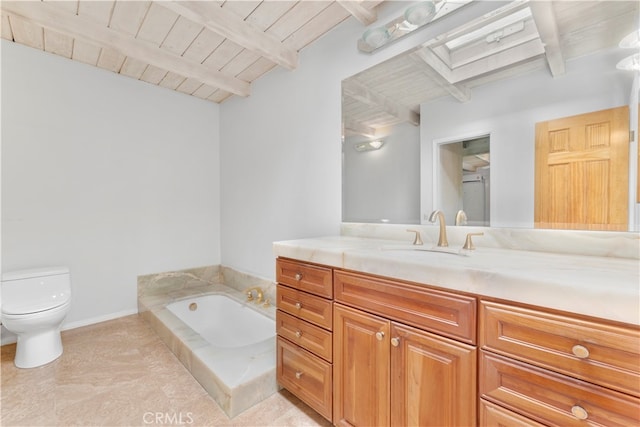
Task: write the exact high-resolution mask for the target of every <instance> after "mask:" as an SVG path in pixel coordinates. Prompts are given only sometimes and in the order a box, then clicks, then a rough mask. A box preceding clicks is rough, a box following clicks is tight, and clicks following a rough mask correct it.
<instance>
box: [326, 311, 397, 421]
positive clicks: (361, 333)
mask: <svg viewBox="0 0 640 427" xmlns="http://www.w3.org/2000/svg"><path fill="white" fill-rule="evenodd" d="M333 313H334V330H333V339H334V353H333V369H334V377H333V380H334V405H333V422H334V423H335V425H337V426H381V427H382V426H388V425H389V338H388V337H389V321H388V320H386V319H383V318H381V317H377V316H374V315H371V314H368V313H364V312H362V311H359V310H354V309H351V308H348V307H344V306H341V305H340V304H335V306H334V311H333Z"/></svg>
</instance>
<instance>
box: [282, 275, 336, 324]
mask: <svg viewBox="0 0 640 427" xmlns="http://www.w3.org/2000/svg"><path fill="white" fill-rule="evenodd" d="M276 306H277V307H278V308H279V309H280V310H282V311H285V312H287V313H289V314H291V315H293V316H295V317H299V318H301V319H304V320H306V321H307V322H311V323H313V324H314V325H318V326H320V327H322V328H325V329H328V330H331V328H332V326H333V312H332V302H331V301H330V300H326V299H324V298H320V297H317V296H315V295H311V294H308V293H306V292H302V291H298V290H296V289H291V288H288V287H286V286H283V285H278V287H277V292H276Z"/></svg>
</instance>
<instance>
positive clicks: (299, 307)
mask: <svg viewBox="0 0 640 427" xmlns="http://www.w3.org/2000/svg"><path fill="white" fill-rule="evenodd" d="M296 308H297V309H298V310H300V309H301V308H302V304H301V303H299V302H297V303H296Z"/></svg>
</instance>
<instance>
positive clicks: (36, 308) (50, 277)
mask: <svg viewBox="0 0 640 427" xmlns="http://www.w3.org/2000/svg"><path fill="white" fill-rule="evenodd" d="M0 307H1V316H0V321H1V322H2V325H3V326H4V327H5V328H6V329H7V330H8V331H9V332H13V333H14V334H16V335H17V337H18V339H17V346H16V356H15V359H14V363H15V365H16V366H17V367H18V368H35V367H37V366H41V365H44V364H47V363H49V362H51V361H53V360H55V359H57V358H58V357H60V355H61V354H62V339H61V337H60V327H61V326H62V322H63V321H64V318H65V317H66V315H67V313H68V312H69V308H70V307H71V278H70V274H69V269H68V268H66V267H52V268H40V269H33V270H22V271H13V272H7V273H3V274H2V300H1V302H0Z"/></svg>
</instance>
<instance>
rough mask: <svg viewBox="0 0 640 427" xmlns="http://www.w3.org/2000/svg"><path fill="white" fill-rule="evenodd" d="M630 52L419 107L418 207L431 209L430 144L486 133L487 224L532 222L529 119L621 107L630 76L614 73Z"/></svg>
mask: <svg viewBox="0 0 640 427" xmlns="http://www.w3.org/2000/svg"><path fill="white" fill-rule="evenodd" d="M626 55H628V52H626V51H623V50H622V49H612V50H609V51H604V52H601V53H599V54H595V55H591V56H588V57H582V58H577V59H574V60H571V61H567V63H566V74H565V75H563V76H559V77H556V78H552V77H551V75H550V73H549V71H548V70H547V69H544V70H540V71H535V72H531V73H529V74H526V75H524V76H521V77H517V78H512V79H508V80H502V81H500V82H497V83H492V84H490V85H485V86H481V87H478V88H475V89H473V90H472V98H471V101H469V102H468V103H465V104H461V103H460V102H458V101H456V100H455V99H453V98H451V97H447V98H442V99H440V100H436V101H433V102H430V103H425V104H422V105H421V108H420V117H421V123H420V125H421V139H422V148H421V157H422V160H421V162H422V212H423V214H427V215H428V214H429V213H430V212H431V211H432V210H433V209H434V206H433V192H432V187H431V185H429V183H430V182H432V180H433V171H432V164H433V163H432V162H433V144H434V141H436V142H437V141H442V140H456V139H460V138H458V137H460V136H464V137H468V136H470V135H486V134H487V133H490V134H491V142H490V150H491V204H490V211H491V225H492V226H494V227H533V206H534V200H533V199H534V196H533V193H534V179H533V177H534V160H535V154H534V153H535V123H536V122H540V121H545V120H551V119H555V118H560V117H566V116H572V115H576V114H582V113H587V112H591V111H597V110H603V109H607V108H613V107H619V106H622V105H627V104H628V102H629V93H630V91H631V85H632V82H633V74H632V73H629V72H625V71H620V70H616V67H615V66H616V63H617V62H618V61H619V60H620V59H622V58H623V57H624V56H626Z"/></svg>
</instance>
